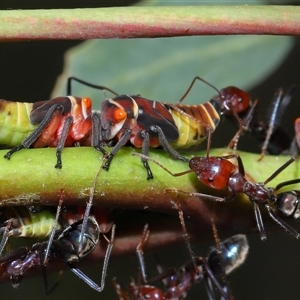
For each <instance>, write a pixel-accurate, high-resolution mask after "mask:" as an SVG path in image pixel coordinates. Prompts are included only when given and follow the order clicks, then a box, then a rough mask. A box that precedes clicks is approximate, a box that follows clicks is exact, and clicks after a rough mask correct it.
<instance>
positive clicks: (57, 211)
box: [42, 190, 65, 266]
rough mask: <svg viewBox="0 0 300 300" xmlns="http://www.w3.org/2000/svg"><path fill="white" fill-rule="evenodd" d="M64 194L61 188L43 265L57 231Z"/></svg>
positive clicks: (45, 262) (47, 258)
mask: <svg viewBox="0 0 300 300" xmlns="http://www.w3.org/2000/svg"><path fill="white" fill-rule="evenodd" d="M64 196H65V194H64V191H63V190H62V191H61V194H60V199H59V202H58V206H57V210H56V216H55V221H54V226H53V228H52V231H51V234H50V236H49V240H48V243H47V247H46V249H45V253H44V258H43V263H42V265H43V266H46V264H47V262H48V260H49V253H50V248H51V246H52V243H53V239H54V235H55V233H56V231H57V225H58V219H59V216H60V212H61V206H62V203H63V199H64Z"/></svg>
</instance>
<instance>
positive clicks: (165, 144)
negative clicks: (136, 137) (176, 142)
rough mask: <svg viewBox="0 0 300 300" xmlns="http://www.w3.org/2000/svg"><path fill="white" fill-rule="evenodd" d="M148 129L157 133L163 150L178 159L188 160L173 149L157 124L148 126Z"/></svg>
mask: <svg viewBox="0 0 300 300" xmlns="http://www.w3.org/2000/svg"><path fill="white" fill-rule="evenodd" d="M150 130H151V131H153V132H155V133H157V134H158V138H159V141H160V144H161V145H162V146H163V148H164V149H165V151H166V152H168V153H169V154H170V155H171V156H172V157H173V158H175V159H179V160H181V161H184V162H189V160H188V159H187V158H185V157H183V156H181V155H180V154H179V153H178V152H177V151H176V150H175V149H173V147H172V146H171V145H170V144H169V142H168V141H167V139H166V137H165V134H164V132H163V131H162V129H161V128H160V127H159V126H157V125H153V126H150Z"/></svg>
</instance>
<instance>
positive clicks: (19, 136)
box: [0, 99, 37, 146]
mask: <svg viewBox="0 0 300 300" xmlns="http://www.w3.org/2000/svg"><path fill="white" fill-rule="evenodd" d="M31 110H32V103H26V102H24V103H23V102H13V101H7V100H4V99H0V144H2V145H7V146H17V145H20V144H21V143H22V142H23V140H24V139H25V138H26V137H27V136H28V135H29V134H30V133H31V132H32V131H33V130H34V129H35V128H36V127H37V125H34V124H32V123H31V121H30V112H31Z"/></svg>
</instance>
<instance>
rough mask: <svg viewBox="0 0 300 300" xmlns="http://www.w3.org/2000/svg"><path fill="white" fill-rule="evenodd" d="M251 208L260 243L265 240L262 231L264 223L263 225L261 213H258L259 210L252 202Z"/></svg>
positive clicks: (263, 230)
mask: <svg viewBox="0 0 300 300" xmlns="http://www.w3.org/2000/svg"><path fill="white" fill-rule="evenodd" d="M253 208H254V215H255V220H256V224H257V228H258V231H259V233H260V238H261V240H262V241H265V240H266V239H267V236H266V232H265V229H264V223H263V220H262V217H261V212H260V209H259V207H258V205H257V203H255V202H253Z"/></svg>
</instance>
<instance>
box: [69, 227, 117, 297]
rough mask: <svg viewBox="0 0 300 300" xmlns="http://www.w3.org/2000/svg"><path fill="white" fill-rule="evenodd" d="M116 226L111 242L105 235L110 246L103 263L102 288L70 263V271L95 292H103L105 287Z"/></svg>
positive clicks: (113, 229) (113, 228)
mask: <svg viewBox="0 0 300 300" xmlns="http://www.w3.org/2000/svg"><path fill="white" fill-rule="evenodd" d="M115 227H116V226H115V225H113V227H112V229H111V238H110V241H109V240H107V238H106V237H105V235H103V236H104V237H105V239H106V240H107V241H108V246H107V249H106V253H105V258H104V262H103V269H102V276H101V284H100V286H99V285H98V284H96V283H95V282H94V281H93V280H91V279H90V278H89V277H88V276H87V275H86V274H84V273H83V272H82V271H81V270H79V269H78V268H77V267H76V266H75V265H74V264H72V263H71V262H68V263H67V265H68V266H69V268H70V270H71V271H72V272H73V273H74V274H75V275H77V276H78V277H79V278H80V279H81V280H83V281H84V282H85V283H86V284H87V285H89V286H90V287H91V288H93V289H94V290H96V291H97V292H102V291H103V289H104V286H105V277H106V272H107V266H108V261H109V258H110V254H111V250H112V248H113V242H114V238H115Z"/></svg>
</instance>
